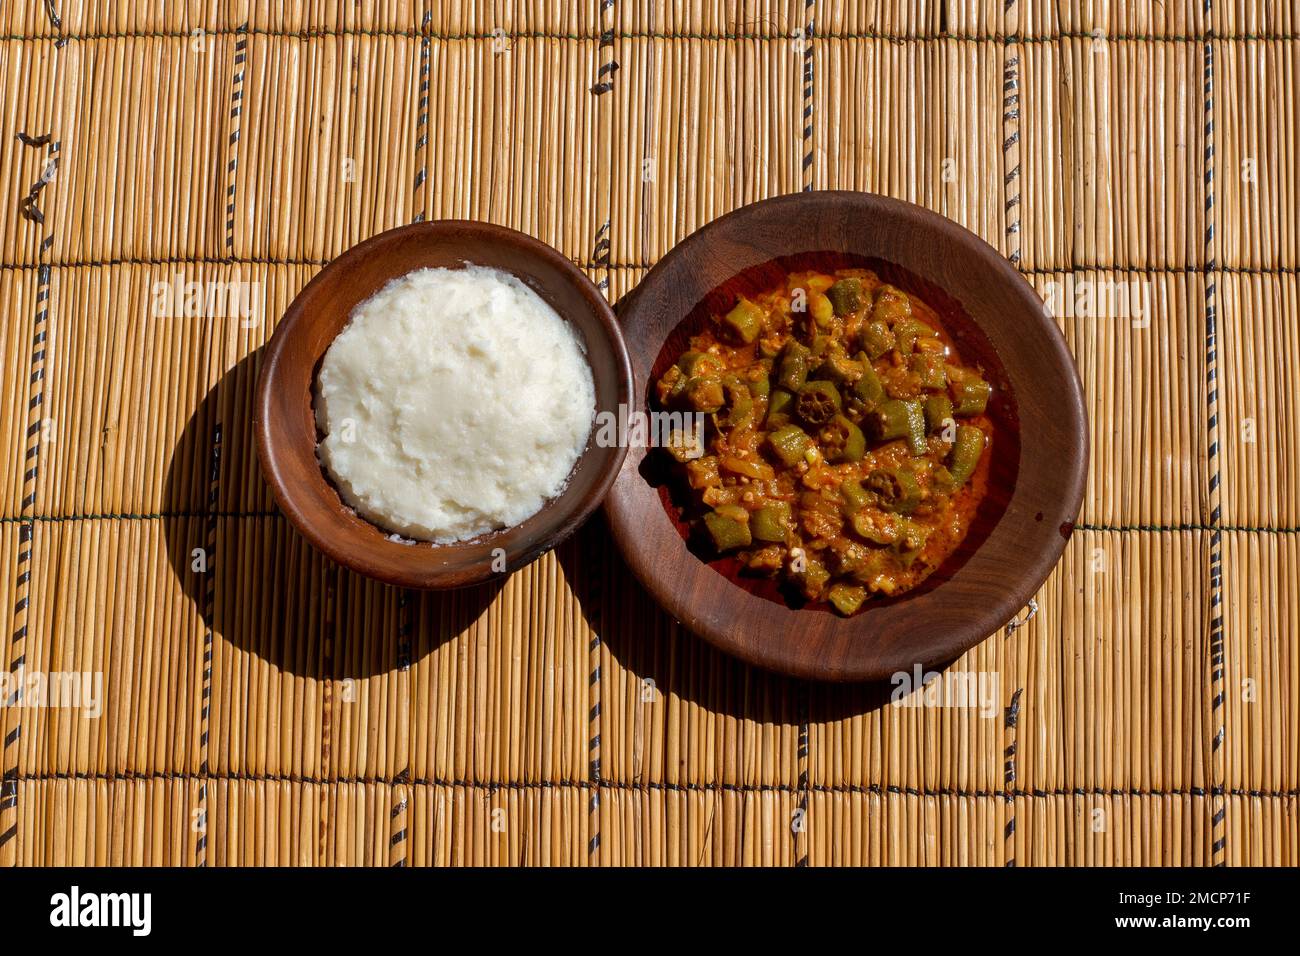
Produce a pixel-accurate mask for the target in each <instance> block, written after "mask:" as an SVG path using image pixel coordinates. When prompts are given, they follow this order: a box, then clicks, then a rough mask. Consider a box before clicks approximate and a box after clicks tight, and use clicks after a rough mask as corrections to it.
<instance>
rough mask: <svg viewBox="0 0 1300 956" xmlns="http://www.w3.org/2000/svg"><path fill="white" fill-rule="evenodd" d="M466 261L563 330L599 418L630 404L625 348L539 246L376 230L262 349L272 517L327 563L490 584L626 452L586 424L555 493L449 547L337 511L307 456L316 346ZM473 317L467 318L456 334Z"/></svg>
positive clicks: (427, 225) (430, 583) (587, 292)
mask: <svg viewBox="0 0 1300 956" xmlns="http://www.w3.org/2000/svg"><path fill="white" fill-rule="evenodd" d="M466 263H472V264H474V265H480V266H490V267H493V268H497V269H501V270H504V271H506V272H510V273H513V274H514V275H516V276H518V277H519V278H520V279H521V280H523V282H524V283H525V284H527V285H528V286H530V287H531V288H532V289H533V290H534V291H535V292H537V294H538V295H540V296H541V297H542V298H543V299H544V300H545V301H546V302H547V303H548V304H549V305H550V306H551V307H552V308H554V309H555V311H556V312H558V313H559V314H560V315H561V316H562V317H563V318H564V319H565V320H566V321H568V322H570V323H571V324H572V325H573V327H574V329H575V330H576V331H577V333H578V336H579V340H580V341H581V342H582V344H583V346H584V347H585V349H586V357H587V361H588V363H589V364H590V366H591V372H592V378H593V381H594V384H595V389H596V409H597V411H598V412H608V413H610V414H611V415H617V412H618V409H619V407H620V406H625V405H626V404H627V402H628V401H629V396H630V392H631V371H630V368H629V365H628V357H627V350H626V349H625V348H624V345H623V339H622V336H621V335H620V334H619V329H618V326H617V324H616V323H615V321H614V314H613V312H612V310H611V309H610V307H609V304H608V303H607V302H606V300H605V297H604V296H603V295H601V293H600V291H599V290H598V289H596V287H595V286H593V285H592V284H591V280H589V279H588V278H587V277H586V275H585V274H584V273H583V272H582V271H581V270H580V269H578V268H577V267H576V266H575V265H574V264H573V263H572V262H570V261H569V260H568V259H566V258H565V257H564V256H563V255H561V254H560V253H559V252H557V251H556V250H555V249H552V248H551V247H550V246H548V245H546V244H545V243H543V242H539V241H538V240H536V239H533V238H531V237H530V236H526V235H524V234H523V233H520V232H515V231H514V230H513V229H506V228H504V227H502V226H495V225H492V224H490V223H482V222H466V221H459V220H443V221H440V222H422V223H416V224H414V225H410V226H403V227H401V228H399V229H392V230H390V231H388V232H385V233H381V234H380V235H378V236H375V237H374V238H373V239H368V240H366V241H365V242H363V243H361V244H360V245H357V246H354V247H353V248H352V249H349V250H348V251H347V252H345V253H344V254H343V255H342V256H340V257H339V258H337V259H335V260H334V261H333V262H331V263H330V264H329V265H328V266H326V267H325V268H324V270H322V271H321V273H320V274H319V275H317V276H316V277H315V278H314V279H312V281H311V282H309V283H308V284H307V285H306V287H305V288H304V289H303V290H302V291H301V292H300V293H298V297H297V298H296V299H294V300H293V303H292V304H291V305H290V306H289V310H288V311H287V312H286V313H285V315H284V318H282V319H281V320H280V324H279V325H278V326H277V327H276V330H275V335H274V336H272V338H271V342H270V344H268V345H267V347H266V355H265V358H264V359H263V363H262V371H261V376H260V378H259V380H258V384H257V396H256V402H255V405H254V425H255V428H256V433H257V450H258V454H259V456H260V458H261V460H262V471H263V473H264V474H265V475H266V480H267V482H268V484H270V486H271V490H272V492H274V494H275V499H276V501H277V502H278V503H279V505H280V509H281V510H282V511H283V512H284V513H285V515H287V516H288V518H289V520H290V521H292V522H293V523H294V524H295V525H296V526H297V528H298V530H299V531H300V532H302V534H303V536H304V537H306V538H307V540H308V541H310V542H311V543H312V544H313V545H315V546H316V547H317V548H318V549H320V550H321V551H323V552H325V554H327V555H329V556H330V557H331V558H333V559H334V560H335V561H337V562H338V563H340V564H343V565H346V566H347V567H350V568H352V569H353V570H356V571H359V572H361V573H362V574H366V575H369V576H370V577H374V578H378V579H380V580H381V581H387V582H388V583H390V584H400V585H405V586H407V587H417V588H452V587H462V586H465V585H470V584H478V583H481V582H483V581H486V580H488V579H489V578H493V577H499V576H500V574H501V572H502V570H503V566H504V570H514V569H515V568H518V567H521V566H523V565H525V564H527V563H528V562H529V561H531V560H533V559H534V558H536V557H537V556H538V555H540V554H542V553H543V552H544V551H546V550H548V549H550V548H553V547H554V546H555V545H556V544H558V543H559V542H560V541H561V540H563V539H564V538H565V537H566V536H568V535H569V534H570V533H571V532H572V531H574V530H575V529H576V528H577V527H578V526H579V525H580V524H581V523H582V522H583V520H585V519H586V518H587V516H588V515H590V514H591V512H592V511H593V510H595V508H596V507H597V506H598V505H599V504H600V501H601V499H602V498H603V497H604V495H605V493H606V491H608V489H609V486H610V483H611V482H612V481H613V480H614V476H615V474H616V472H617V471H618V466H619V464H620V463H621V462H622V460H623V455H624V453H625V451H626V449H625V448H622V447H618V446H616V445H610V446H608V447H605V446H602V445H600V444H598V443H597V442H596V437H597V432H596V429H595V428H594V427H593V430H592V434H591V436H589V438H588V442H587V447H586V450H585V451H584V452H583V454H582V456H581V457H580V458H579V459H578V462H577V464H575V465H574V468H573V471H572V472H571V474H570V476H569V482H568V485H567V486H566V487H565V489H564V491H563V492H562V493H561V494H560V495H559V496H558V497H556V498H554V499H552V500H551V501H548V502H547V503H546V505H545V506H544V507H543V508H542V510H541V511H539V512H537V513H536V514H535V515H533V516H532V517H531V518H529V519H527V520H526V521H524V522H523V523H522V524H519V525H516V526H515V527H513V528H507V529H504V530H502V531H497V532H493V533H491V534H486V535H482V536H481V537H478V538H475V539H473V540H472V541H465V542H460V543H456V544H445V545H433V544H430V543H428V542H417V543H414V544H412V543H403V542H401V541H394V540H391V539H390V538H389V536H388V532H387V531H384V530H382V529H380V528H378V527H376V526H375V525H373V524H371V523H370V522H368V521H366V520H365V519H363V518H360V517H358V516H357V514H356V513H355V512H354V511H352V509H351V508H349V507H347V506H346V505H345V504H344V503H343V501H342V500H341V499H340V498H339V494H338V491H337V490H335V488H334V485H333V484H332V483H331V482H330V480H329V479H328V478H327V477H326V475H325V473H324V471H323V470H322V469H321V466H320V463H319V461H318V460H317V457H316V443H317V434H316V422H315V419H314V417H313V415H312V393H313V386H314V383H315V380H316V372H317V369H318V368H319V366H320V362H321V358H322V357H323V356H324V354H325V350H326V349H327V348H329V345H330V343H331V342H333V341H334V337H335V336H336V335H338V333H339V332H340V331H342V329H343V326H344V325H346V324H347V321H348V319H349V317H350V316H351V314H352V310H353V309H354V308H355V307H356V306H357V305H358V304H359V303H360V302H362V301H364V300H365V299H367V298H369V297H370V296H371V295H373V294H374V293H375V292H377V291H378V290H379V289H380V288H381V287H383V285H384V284H385V283H387V282H388V281H389V280H391V279H394V278H396V277H398V276H401V275H404V274H406V273H408V272H411V271H412V270H415V269H422V268H429V267H439V266H441V267H444V268H451V269H455V268H459V267H461V266H463V265H465V264H466ZM472 321H473V317H472V316H467V317H466V331H467V334H472V331H473V329H472ZM429 412H430V414H435V413H436V412H437V410H436V409H430V410H429ZM498 549H500V550H498ZM497 558H504V561H501V560H496V559H497Z"/></svg>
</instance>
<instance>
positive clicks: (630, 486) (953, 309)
mask: <svg viewBox="0 0 1300 956" xmlns="http://www.w3.org/2000/svg"><path fill="white" fill-rule="evenodd" d="M858 265H861V266H866V267H869V268H874V269H875V270H876V271H877V272H879V273H880V274H881V276H882V278H885V279H886V280H887V281H891V282H893V283H894V284H896V285H899V286H901V287H902V288H904V289H906V290H907V291H908V292H911V293H914V294H916V295H918V296H919V297H920V298H921V299H922V300H923V301H925V302H926V303H927V304H928V305H930V306H931V307H932V308H933V309H934V310H935V311H936V312H937V313H938V314H939V318H940V320H941V321H942V323H943V325H944V326H945V327H946V328H947V329H948V331H949V332H950V333H951V334H952V336H953V338H954V340H955V343H956V345H957V347H958V349H959V351H960V352H961V354H962V355H963V358H964V359H965V360H967V361H969V360H971V359H974V360H975V361H977V362H978V363H979V364H980V365H982V366H983V367H984V370H985V374H986V376H988V377H989V378H990V379H991V380H992V381H993V384H994V395H995V399H994V401H993V402H991V404H990V409H989V417H990V418H991V419H992V421H993V424H994V443H993V447H992V453H993V459H992V468H991V473H990V480H989V481H990V483H989V492H988V494H987V495H986V497H985V498H984V500H983V501H982V502H981V504H980V507H979V511H978V513H977V515H976V517H975V519H974V521H973V522H972V525H971V529H970V532H969V533H968V535H967V537H966V540H965V541H964V542H963V544H962V545H961V546H960V547H959V548H958V550H957V551H956V552H955V553H954V554H953V555H952V556H951V557H950V558H949V559H948V560H947V561H946V562H945V563H944V564H943V565H941V566H940V567H939V568H938V569H936V570H935V572H934V573H933V574H931V575H930V577H929V578H927V579H926V580H925V581H924V582H923V583H922V584H921V585H920V587H918V588H916V589H914V590H912V591H909V592H907V593H906V594H903V595H900V596H898V597H895V598H891V599H889V600H881V599H873V600H872V601H871V602H869V603H868V605H867V606H866V608H865V609H864V610H863V611H861V612H859V613H858V614H857V615H855V616H853V617H850V618H841V617H838V616H836V615H835V614H834V613H833V612H831V611H830V610H829V609H827V608H825V606H824V605H822V606H813V605H808V606H804V607H802V608H799V609H795V608H793V607H791V606H789V605H788V604H787V603H786V602H785V601H784V600H783V599H782V597H781V595H780V594H779V593H777V592H776V589H775V586H774V585H772V584H771V583H770V582H764V581H763V580H762V579H754V578H752V577H749V576H745V575H741V574H739V570H738V566H737V565H736V562H735V561H734V559H733V560H728V559H725V558H723V559H718V558H714V557H712V556H711V555H710V554H709V552H708V551H707V550H704V549H699V548H696V547H695V546H694V545H693V544H692V543H691V542H689V541H688V539H687V536H686V535H685V533H684V530H683V529H684V527H685V526H684V525H683V523H682V522H681V520H680V516H679V512H678V509H677V507H676V505H675V504H674V497H673V492H672V489H671V483H670V482H669V481H668V478H667V475H668V473H669V472H670V471H671V469H670V468H669V462H668V460H667V456H666V455H665V454H664V453H663V452H662V451H656V450H653V449H652V450H650V451H647V450H646V449H645V448H632V449H631V450H630V451H629V453H628V456H627V458H626V460H625V461H624V462H623V467H622V469H621V470H620V472H619V474H618V478H617V479H616V480H615V482H614V487H613V489H612V490H611V491H610V494H609V496H608V497H607V498H606V500H605V510H606V512H607V514H608V516H609V522H610V526H611V528H612V529H613V533H614V537H615V540H616V541H617V543H618V546H619V548H620V550H621V551H622V553H623V555H624V557H625V558H626V560H627V562H628V564H629V566H630V567H631V568H632V570H633V572H634V573H635V574H636V576H637V577H638V578H639V579H640V580H641V582H642V583H643V584H644V585H645V586H646V588H647V589H648V590H649V591H650V592H651V593H652V594H653V595H654V596H655V598H656V599H657V600H658V601H659V603H660V604H662V605H663V606H664V608H665V609H666V610H668V611H669V613H671V614H672V615H673V616H674V617H676V618H677V619H678V620H679V621H681V622H682V623H683V624H685V625H686V626H687V627H688V628H690V629H691V630H692V631H695V632H696V633H697V634H700V635H701V636H703V637H705V638H706V639H708V640H709V641H711V642H713V643H714V644H716V645H717V646H718V647H720V648H722V649H723V650H725V651H728V652H730V653H732V654H735V655H736V656H738V657H740V658H743V659H744V660H746V661H749V662H750V663H753V664H756V665H759V666H761V667H765V668H769V669H771V670H774V671H780V672H783V673H786V674H791V675H795V676H799V677H810V678H819V679H825V680H880V679H884V678H887V677H889V676H890V675H892V674H895V673H897V672H899V671H906V672H908V673H909V674H910V673H911V672H912V671H913V668H914V667H915V666H916V665H921V666H922V667H930V666H933V665H937V664H942V663H945V662H947V661H950V660H953V659H954V658H956V657H958V656H959V655H960V654H961V653H962V652H963V651H965V650H967V649H968V648H970V647H972V646H973V645H975V644H976V643H978V642H979V641H980V640H982V639H983V638H985V637H987V636H988V635H989V634H991V633H993V632H994V631H996V630H998V629H999V628H1001V627H1002V626H1003V625H1004V624H1006V623H1007V622H1008V621H1009V620H1011V619H1012V618H1013V617H1014V616H1015V615H1016V614H1017V613H1018V612H1019V611H1020V609H1021V608H1023V607H1024V606H1025V604H1026V603H1027V602H1028V601H1029V599H1030V597H1032V596H1033V594H1034V592H1035V591H1037V589H1038V587H1039V586H1040V585H1041V584H1042V583H1043V581H1044V579H1045V578H1046V577H1047V575H1048V572H1050V571H1051V569H1052V566H1053V565H1054V564H1055V563H1056V561H1057V559H1058V558H1059V557H1060V555H1061V552H1062V550H1063V549H1064V547H1065V542H1066V540H1067V539H1068V538H1069V535H1070V533H1071V531H1072V530H1073V521H1074V519H1075V516H1076V515H1077V514H1078V512H1079V505H1080V503H1081V501H1082V497H1083V487H1084V477H1085V471H1086V468H1087V457H1088V434H1087V423H1086V421H1085V418H1084V406H1083V391H1082V388H1081V386H1080V383H1079V376H1078V372H1077V371H1076V370H1075V367H1074V363H1073V361H1072V360H1071V358H1070V353H1069V351H1068V350H1067V349H1066V345H1065V341H1064V339H1063V338H1062V336H1061V333H1060V332H1059V330H1058V329H1057V327H1056V325H1055V324H1054V322H1053V321H1052V319H1051V318H1050V317H1049V316H1048V314H1047V312H1046V310H1045V308H1044V305H1043V302H1042V300H1041V299H1040V298H1039V297H1038V296H1037V295H1036V294H1035V292H1034V290H1033V289H1032V288H1031V287H1030V286H1029V284H1028V283H1027V282H1026V281H1025V280H1024V278H1023V277H1022V276H1021V275H1020V274H1019V273H1018V272H1016V270H1015V269H1014V268H1013V267H1012V266H1011V264H1010V263H1008V262H1007V260H1006V259H1004V258H1003V257H1002V255H1001V254H999V253H998V252H997V250H995V249H993V248H992V247H991V246H989V245H988V244H986V243H985V242H984V241H982V240H981V239H979V238H978V237H976V236H975V235H973V234H971V233H970V232H967V231H966V230H965V229H963V228H962V227H960V226H958V225H957V224H955V223H953V222H950V221H949V220H947V219H944V218H943V217H941V216H939V215H936V214H935V213H932V212H929V211H928V210H925V209H922V208H920V207H919V206H914V205H911V204H910V203H905V202H901V201H898V200H895V199H888V198H885V197H883V196H874V195H870V194H866V193H853V192H814V193H802V194H797V195H790V196H782V197H779V198H775V199H769V200H765V201H763V202H759V203H755V204H753V205H751V206H746V207H744V208H743V209H739V210H737V211H735V212H733V213H730V214H729V215H726V216H723V217H722V218H721V219H718V220H716V221H714V222H712V223H710V224H709V225H708V226H705V227H704V228H703V229H701V230H700V231H699V232H697V233H695V234H694V235H692V236H690V237H689V238H688V239H686V240H685V241H684V242H682V243H681V244H680V245H678V246H677V247H676V248H674V249H673V250H672V251H671V252H670V253H669V254H668V255H667V256H666V257H665V258H664V259H663V260H662V261H660V262H659V263H658V264H657V265H656V266H655V267H654V268H653V269H652V270H650V273H649V274H648V275H647V276H646V278H645V280H644V281H643V282H642V283H641V284H640V285H639V286H638V287H637V289H636V290H635V291H634V292H633V293H632V294H631V295H630V296H629V297H628V298H627V299H625V300H624V301H623V302H622V303H620V305H619V318H620V322H621V324H622V326H623V335H624V337H625V339H626V341H627V344H628V350H629V352H630V353H631V355H632V356H633V363H632V368H633V374H634V379H635V381H634V389H633V393H634V396H635V398H634V402H635V405H634V409H635V410H636V411H641V412H645V411H647V409H649V408H652V407H653V406H652V405H651V404H650V402H649V398H650V392H651V385H652V383H653V381H654V380H655V378H656V377H657V375H658V374H659V373H661V372H662V371H663V370H664V369H665V368H666V367H667V366H668V365H669V364H671V362H672V360H673V358H675V356H676V354H677V353H678V352H679V351H680V350H681V349H682V348H683V347H684V345H685V341H686V339H687V338H688V337H689V335H690V334H692V333H693V331H694V330H695V329H696V328H697V327H698V326H699V325H701V324H702V322H703V320H704V319H705V318H706V317H707V315H708V314H709V313H710V312H713V313H717V312H720V311H725V310H726V309H727V308H730V306H731V305H733V304H734V303H735V295H736V293H737V292H738V291H747V292H757V291H760V290H762V289H764V288H770V287H771V286H772V285H774V284H775V283H776V282H778V281H780V280H781V279H782V278H783V277H784V275H785V274H786V272H788V271H794V270H797V269H807V268H817V267H821V268H827V269H834V268H839V267H843V266H858Z"/></svg>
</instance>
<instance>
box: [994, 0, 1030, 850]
mask: <svg viewBox="0 0 1300 956" xmlns="http://www.w3.org/2000/svg"><path fill="white" fill-rule="evenodd" d="M1008 6H1010V4H1008ZM1004 51H1005V57H1004V60H1003V64H1002V127H1001V133H1002V150H1001V156H1002V198H1003V204H1002V205H1003V213H1004V215H1005V217H1006V224H1005V226H1004V236H1005V241H1006V245H1007V250H1008V252H1007V259H1008V260H1010V262H1011V264H1012V265H1014V266H1016V267H1017V268H1018V267H1019V266H1020V249H1021V235H1020V57H1019V55H1018V53H1017V51H1016V50H1015V49H1014V48H1013V47H1012V46H1011V45H1009V44H1008V45H1007V46H1006V47H1004ZM1034 606H1035V607H1036V605H1034ZM1017 613H1018V612H1017ZM1031 616H1032V615H1031ZM1026 620H1028V618H1026ZM1017 626H1018V624H1015V625H1013V624H1008V625H1007V628H1006V632H1005V634H1006V636H1008V637H1009V636H1010V635H1011V634H1013V633H1014V632H1015V630H1016V627H1017ZM1024 690H1025V689H1024V688H1023V687H1017V688H1016V689H1015V691H1013V692H1012V694H1011V699H1010V701H1009V702H1008V704H1007V707H1006V710H1005V712H1004V716H1003V725H1002V733H1003V738H1002V739H1003V752H1002V754H1003V769H1002V786H1003V789H1004V791H1005V793H1006V814H1007V817H1006V823H1005V824H1004V825H1003V832H1002V844H1003V854H1004V856H1003V865H1004V866H1007V867H1013V866H1015V865H1016V801H1015V797H1014V796H1012V791H1013V790H1014V789H1015V784H1016V749H1017V746H1018V742H1019V736H1020V731H1019V729H1018V724H1019V717H1020V696H1021V694H1023V693H1024Z"/></svg>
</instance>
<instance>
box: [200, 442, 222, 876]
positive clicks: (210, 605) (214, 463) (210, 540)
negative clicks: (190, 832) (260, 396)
mask: <svg viewBox="0 0 1300 956" xmlns="http://www.w3.org/2000/svg"><path fill="white" fill-rule="evenodd" d="M220 490H221V422H216V423H215V424H214V425H213V426H212V451H211V453H210V455H209V459H208V515H207V528H206V533H205V534H204V540H203V547H204V554H203V562H204V570H203V608H202V611H201V614H202V617H203V687H202V698H201V704H200V706H201V710H200V711H199V773H200V775H201V776H202V777H203V778H204V779H201V780H200V781H199V805H198V811H199V835H198V839H197V840H196V841H195V844H194V861H195V863H194V865H195V866H207V865H208V787H207V783H206V777H207V775H208V717H209V714H210V712H211V709H212V654H213V651H214V649H215V644H216V642H215V640H214V638H213V635H214V633H215V631H216V604H217V562H216V557H217V518H216V511H217V503H218V500H219V498H220Z"/></svg>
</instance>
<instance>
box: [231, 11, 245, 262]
mask: <svg viewBox="0 0 1300 956" xmlns="http://www.w3.org/2000/svg"><path fill="white" fill-rule="evenodd" d="M235 36H236V37H237V39H236V40H235V72H234V76H233V77H232V78H231V84H230V85H231V91H230V125H231V130H230V142H229V143H228V144H227V147H226V149H227V152H226V155H227V156H229V157H230V159H229V162H228V163H227V165H226V254H227V255H229V256H233V255H234V254H235V175H236V172H237V171H238V169H239V132H240V129H241V128H242V126H243V124H242V122H241V119H240V114H241V113H242V106H243V99H244V71H245V67H246V64H247V61H248V24H247V23H245V24H243V26H241V27H239V28H238V29H237V30H236V31H235Z"/></svg>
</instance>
